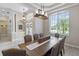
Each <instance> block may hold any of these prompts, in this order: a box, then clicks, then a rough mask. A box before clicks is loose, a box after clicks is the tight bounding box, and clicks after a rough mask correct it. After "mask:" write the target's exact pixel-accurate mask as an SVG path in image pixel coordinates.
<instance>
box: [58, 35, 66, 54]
mask: <svg viewBox="0 0 79 59" xmlns="http://www.w3.org/2000/svg"><path fill="white" fill-rule="evenodd" d="M65 39H66V36H64V37H63V38H62V40H61V41H60V44H59V54H60V52H61V51H62V50H63V49H64V43H65Z"/></svg>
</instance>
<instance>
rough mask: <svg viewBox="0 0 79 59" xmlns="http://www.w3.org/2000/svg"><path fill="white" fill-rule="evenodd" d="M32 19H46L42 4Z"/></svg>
mask: <svg viewBox="0 0 79 59" xmlns="http://www.w3.org/2000/svg"><path fill="white" fill-rule="evenodd" d="M34 17H38V18H41V19H44V20H45V19H48V16H47V12H46V11H44V4H41V9H37V10H36V12H35V15H34Z"/></svg>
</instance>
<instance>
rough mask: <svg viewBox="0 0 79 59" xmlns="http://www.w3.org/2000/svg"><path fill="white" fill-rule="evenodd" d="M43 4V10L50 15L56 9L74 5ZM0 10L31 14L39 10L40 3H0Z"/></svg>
mask: <svg viewBox="0 0 79 59" xmlns="http://www.w3.org/2000/svg"><path fill="white" fill-rule="evenodd" d="M42 4H44V10H45V11H47V12H48V13H52V12H54V11H55V10H57V9H60V8H64V7H68V6H71V5H75V4H72V3H71V4H68V3H65V4H64V3H42ZM0 8H9V9H11V10H14V11H16V12H23V11H25V12H27V13H29V12H33V11H35V9H40V8H41V3H0ZM23 9H24V10H23Z"/></svg>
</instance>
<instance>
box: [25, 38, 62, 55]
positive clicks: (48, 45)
mask: <svg viewBox="0 0 79 59" xmlns="http://www.w3.org/2000/svg"><path fill="white" fill-rule="evenodd" d="M60 40H62V38H59V39H57V38H55V37H52V38H51V39H49V40H48V41H47V42H46V43H44V44H42V43H39V44H41V45H40V46H38V47H36V48H35V49H33V50H30V49H28V48H27V47H26V46H25V49H26V54H27V55H28V56H43V55H45V53H46V52H48V51H49V50H50V49H51V48H52V47H53V46H54V45H55V44H57V43H58V42H59V41H60Z"/></svg>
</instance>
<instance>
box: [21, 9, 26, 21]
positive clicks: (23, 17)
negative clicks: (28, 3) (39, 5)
mask: <svg viewBox="0 0 79 59" xmlns="http://www.w3.org/2000/svg"><path fill="white" fill-rule="evenodd" d="M22 19H23V20H25V19H26V18H25V11H24V9H23V16H22Z"/></svg>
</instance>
